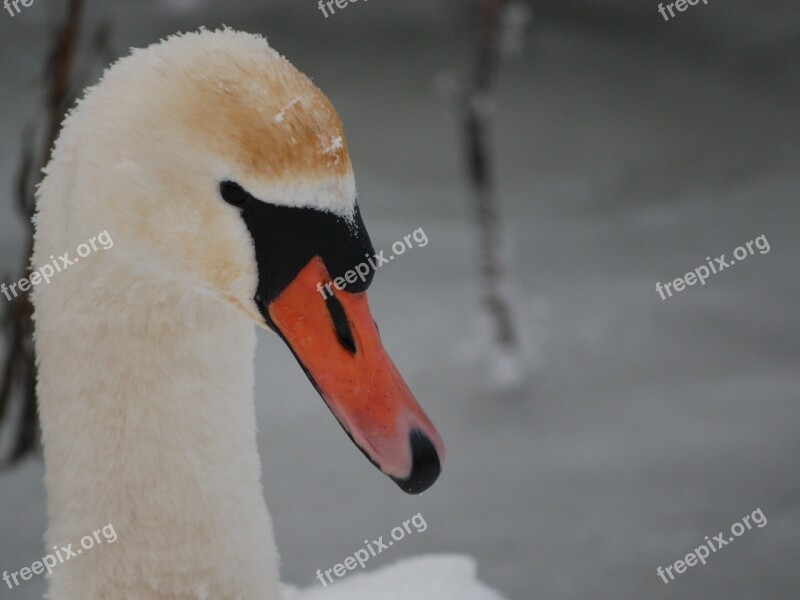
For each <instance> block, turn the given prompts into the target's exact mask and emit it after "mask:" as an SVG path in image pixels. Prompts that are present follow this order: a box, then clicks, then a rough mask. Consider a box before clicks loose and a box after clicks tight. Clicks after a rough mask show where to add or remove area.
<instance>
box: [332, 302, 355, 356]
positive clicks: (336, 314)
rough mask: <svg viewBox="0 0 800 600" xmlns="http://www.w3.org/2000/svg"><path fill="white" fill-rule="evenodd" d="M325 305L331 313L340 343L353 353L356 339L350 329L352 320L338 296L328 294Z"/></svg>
mask: <svg viewBox="0 0 800 600" xmlns="http://www.w3.org/2000/svg"><path fill="white" fill-rule="evenodd" d="M325 306H327V307H328V312H329V313H330V314H331V320H332V321H333V327H334V328H335V329H336V335H337V336H338V337H339V343H341V344H342V346H344V347H345V348H346V349H347V350H348V351H349V352H350V353H351V354H355V353H356V341H355V339H354V338H353V330H352V329H350V321H349V320H348V319H347V313H346V312H345V310H344V307H343V306H342V303H341V302H339V300H338V299H337V298H336V296H327V297H326V298H325Z"/></svg>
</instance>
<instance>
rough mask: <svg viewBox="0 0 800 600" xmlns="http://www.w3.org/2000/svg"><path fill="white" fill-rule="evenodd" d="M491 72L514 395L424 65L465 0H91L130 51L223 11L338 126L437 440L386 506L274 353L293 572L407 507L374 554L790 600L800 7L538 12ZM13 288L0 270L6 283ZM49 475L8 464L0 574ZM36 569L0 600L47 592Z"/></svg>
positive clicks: (12, 156) (31, 92)
mask: <svg viewBox="0 0 800 600" xmlns="http://www.w3.org/2000/svg"><path fill="white" fill-rule="evenodd" d="M531 6H533V8H534V10H535V15H536V18H535V20H534V22H533V24H532V27H531V35H530V39H529V43H528V44H527V46H526V49H525V51H524V53H523V55H521V56H519V57H517V58H515V59H513V60H511V61H510V62H508V63H507V64H506V65H505V66H504V68H503V71H502V76H501V81H500V89H499V95H498V111H499V112H498V122H497V132H496V136H495V143H496V148H497V158H498V160H499V168H500V174H501V193H502V199H503V203H504V211H505V218H506V223H507V224H508V234H509V236H508V237H509V246H510V250H511V255H512V256H511V273H512V283H513V286H514V290H515V294H516V300H517V314H518V317H519V320H520V323H521V325H522V328H523V331H524V333H525V335H526V339H527V340H528V343H529V353H530V356H531V367H530V374H529V384H528V385H527V386H526V387H525V388H524V389H523V390H522V391H518V392H513V393H510V392H506V393H498V392H497V391H493V389H492V387H491V386H490V385H489V384H488V383H487V382H486V381H485V377H484V374H485V372H486V371H485V365H484V361H483V350H482V347H483V341H482V340H483V339H484V338H483V337H482V336H483V335H484V330H483V329H482V327H481V325H480V323H481V318H480V315H481V313H480V309H479V305H478V302H477V290H476V283H475V277H474V273H473V269H472V264H473V260H472V258H473V255H474V252H473V242H472V230H471V225H470V223H471V221H470V219H471V213H470V211H469V207H470V199H469V195H468V193H467V190H466V188H465V186H464V184H463V178H462V164H461V161H460V157H461V148H460V145H459V135H460V131H459V128H458V126H459V124H458V121H457V119H456V117H455V115H454V114H453V112H452V110H451V109H450V107H449V106H448V103H447V101H446V100H444V99H443V98H442V97H441V96H440V95H439V94H437V91H436V90H437V85H436V81H437V80H438V81H441V80H442V77H443V75H442V74H445V77H446V74H447V73H448V72H452V71H453V70H454V69H457V68H458V67H459V65H461V64H463V62H464V59H465V57H466V52H467V49H468V47H467V36H466V31H467V30H466V24H467V21H466V17H467V9H466V3H463V2H459V1H455V0H454V1H450V2H444V1H439V2H435V1H431V0H425V1H423V0H418V1H416V2H410V1H408V0H404V1H403V2H400V1H395V2H388V1H386V0H383V1H381V0H372V1H371V2H361V1H359V2H357V3H355V4H353V5H351V6H349V7H348V8H347V9H345V10H343V11H340V12H339V13H338V14H336V15H335V16H334V17H331V18H329V19H327V20H326V19H324V18H323V16H322V15H321V13H320V12H319V11H318V10H317V8H316V4H315V3H314V2H313V1H311V0H286V1H282V2H249V1H248V2H245V1H243V0H237V1H234V2H224V3H223V2H204V1H192V0H173V1H172V2H164V3H162V2H141V1H137V2H133V1H113V2H111V1H106V2H100V1H99V0H95V1H93V2H89V6H88V15H89V18H90V21H93V22H96V21H99V20H100V19H102V18H105V17H110V18H111V19H112V21H113V23H114V27H115V29H114V38H113V43H114V46H115V49H116V50H117V52H119V53H122V52H123V51H124V49H126V48H127V47H129V46H143V45H147V44H149V43H151V42H153V41H155V40H157V39H159V38H160V37H162V36H165V35H167V34H170V33H172V32H174V31H177V30H189V29H194V28H196V27H198V26H200V25H205V26H207V27H209V28H212V27H216V26H218V25H220V24H222V23H225V24H228V25H230V26H232V27H236V28H242V29H248V30H251V31H257V32H260V33H263V34H266V35H267V36H268V38H269V39H270V42H271V43H272V45H273V46H274V47H276V48H277V49H278V50H279V51H280V52H282V53H283V54H285V55H286V56H287V57H288V58H289V59H290V60H292V61H293V62H294V63H295V64H296V65H297V66H298V67H299V68H300V69H301V70H303V71H304V72H306V73H307V74H309V75H310V76H312V77H313V79H314V80H315V82H316V83H317V84H318V85H319V86H320V87H321V88H322V89H323V90H324V91H325V92H326V93H327V94H328V95H329V96H330V97H331V99H332V100H333V102H334V104H335V105H336V107H337V108H338V110H339V112H340V113H341V116H342V118H343V120H344V122H345V126H346V130H347V133H348V138H349V144H350V148H351V153H352V157H353V162H354V165H355V168H356V175H357V178H358V182H359V190H360V198H361V205H362V211H363V213H364V215H365V219H366V222H367V225H368V227H370V231H371V234H372V237H373V241H374V242H375V246H376V248H378V249H383V248H386V249H388V248H389V246H390V245H391V243H392V242H393V241H395V240H397V239H400V238H401V237H402V236H403V235H405V234H407V233H409V232H411V231H412V230H414V229H416V228H418V227H423V228H424V230H425V232H426V233H427V235H428V237H429V239H430V243H429V245H428V246H427V247H425V248H422V249H415V250H413V251H410V252H408V253H407V254H406V255H405V257H404V259H403V260H398V261H394V262H393V263H392V265H391V267H387V268H385V269H383V270H382V271H381V272H379V274H378V277H377V278H376V282H375V284H374V286H373V288H372V291H371V296H372V301H371V304H372V306H373V309H374V312H375V314H376V319H377V320H378V322H379V323H380V324H381V332H382V335H383V338H384V340H385V342H386V344H387V347H388V349H389V350H390V352H391V353H392V354H393V357H394V359H395V361H396V362H397V363H398V366H399V367H400V370H401V371H402V372H403V373H404V374H405V376H406V377H407V379H408V381H409V384H410V385H411V387H412V389H413V390H414V391H415V392H416V394H417V396H418V397H419V398H420V400H421V402H422V404H423V405H424V406H425V407H426V408H427V409H428V411H429V413H430V414H431V416H432V417H433V419H434V421H435V422H436V423H437V424H438V426H439V427H440V429H441V431H442V433H443V435H444V437H445V440H446V443H447V445H448V453H449V455H448V464H447V465H446V470H445V474H444V476H443V478H442V480H441V481H440V482H439V483H438V484H437V485H436V486H435V487H434V488H433V489H432V490H431V491H429V492H428V493H426V494H425V495H423V496H422V497H418V498H413V497H407V496H405V495H403V494H402V493H400V492H399V491H398V490H397V489H396V488H395V487H394V486H393V484H391V482H389V481H388V480H386V479H385V478H383V477H381V476H380V475H379V474H378V473H377V472H375V470H374V469H373V467H372V466H371V465H369V464H368V463H367V461H365V460H364V459H363V458H362V456H361V455H360V454H359V453H358V452H357V451H355V449H354V448H353V447H352V444H351V443H350V441H349V440H348V439H347V438H346V436H344V435H342V434H341V431H340V428H339V426H338V425H337V424H336V422H335V421H334V420H333V419H332V418H331V417H330V415H329V414H328V411H327V409H325V407H324V406H323V405H322V402H321V401H320V400H319V398H318V397H317V396H316V393H315V392H314V390H313V389H312V387H311V385H309V383H308V381H307V380H306V378H305V376H304V375H303V373H302V372H301V370H300V369H299V368H297V366H296V365H295V363H294V359H293V358H292V357H291V356H290V355H289V353H288V352H287V351H286V350H285V348H284V347H283V346H282V344H281V343H279V341H278V340H277V339H274V338H273V337H271V336H269V335H267V334H263V335H261V337H260V347H259V353H258V358H257V361H258V367H257V372H258V374H259V381H258V385H257V390H256V393H257V398H258V418H259V429H260V438H259V440H260V442H259V443H260V450H261V454H262V458H263V461H264V469H265V482H266V497H267V501H268V504H269V507H270V511H271V513H272V515H273V519H274V521H275V527H276V533H277V538H278V547H279V549H280V551H281V554H282V558H283V566H282V574H283V578H284V579H285V580H286V581H289V582H291V583H294V584H298V585H301V586H313V585H316V581H315V579H314V574H315V572H316V569H318V568H323V569H325V568H329V567H330V566H331V565H333V564H334V563H336V562H339V561H340V560H342V559H343V558H344V557H345V556H347V555H349V554H351V553H353V552H354V551H355V550H357V549H358V548H360V547H361V546H362V544H363V542H362V540H364V539H365V538H367V537H369V538H370V539H372V538H374V537H377V536H378V535H385V534H387V533H388V532H389V530H390V529H391V528H392V527H394V526H395V525H398V524H400V523H401V522H402V521H403V520H405V519H408V518H410V517H411V515H413V514H415V513H416V512H422V514H423V516H424V517H425V519H426V521H427V523H428V525H429V529H428V531H426V532H424V533H420V534H414V535H412V536H409V537H408V538H407V539H406V540H404V541H403V542H402V544H396V545H395V546H394V547H393V548H392V549H391V552H390V553H384V554H383V555H382V556H380V557H379V559H375V560H374V561H373V562H372V563H370V567H371V568H375V567H377V566H380V565H381V564H387V563H389V562H391V561H394V560H396V559H398V558H400V557H402V556H406V555H412V554H422V553H428V552H461V553H468V554H471V555H474V556H475V557H477V559H478V562H479V572H480V575H481V577H482V579H484V580H485V581H486V582H487V583H489V584H490V585H492V586H493V587H495V588H497V589H499V590H501V591H502V592H504V593H505V594H506V595H507V596H508V597H509V598H511V599H518V600H523V599H535V600H540V599H544V600H560V599H573V600H574V599H587V600H588V599H592V600H594V599H596V598H619V599H631V600H641V599H642V598H648V599H667V598H669V599H672V598H676V599H678V598H679V599H685V598H699V597H703V598H728V599H736V600H739V599H741V600H752V599H753V598H759V599H760V600H769V599H776V600H785V599H787V598H796V597H797V596H798V595H800V570H799V569H798V567H797V557H798V556H800V537H798V534H799V533H800V483H799V482H798V471H799V469H798V466H800V464H798V463H799V461H798V451H800V440H799V439H798V419H800V404H798V389H800V386H799V385H798V384H800V375H799V374H798V368H797V367H798V364H799V361H798V359H800V348H798V341H797V340H798V334H800V316H798V298H799V297H800V278H799V277H798V260H797V259H798V250H800V241H799V240H798V235H797V233H796V228H797V226H798V223H800V210H799V209H798V189H800V169H798V167H800V111H799V110H798V101H797V99H798V88H799V87H800V76H799V75H798V73H800V70H798V66H799V65H798V62H799V58H800V42H799V40H800V36H798V26H799V25H800V7H799V6H798V3H789V2H763V1H762V2H755V1H753V2H745V1H741V0H740V1H736V2H733V1H730V0H728V1H726V2H721V1H719V0H710V1H709V4H708V5H707V6H705V5H703V4H700V5H698V6H695V7H691V8H689V10H687V12H685V13H682V14H679V15H678V17H677V18H675V19H674V20H672V21H670V22H664V21H663V19H662V18H661V16H660V15H659V14H658V12H657V11H656V7H657V3H655V2H641V1H636V2H633V1H632V0H626V1H624V2H620V1H617V2H590V1H589V0H585V1H582V0H575V1H572V2H564V1H563V0H541V1H540V2H535V3H532V4H531ZM46 12H47V6H46V2H45V0H36V1H35V3H34V5H33V6H32V7H30V8H28V9H26V10H25V12H24V13H23V14H22V15H19V16H17V17H14V18H13V19H12V18H11V17H10V16H9V15H8V14H7V13H1V14H0V39H2V56H0V76H1V77H2V86H0V88H1V89H0V131H2V137H0V273H4V274H5V273H8V272H10V270H11V269H16V267H17V265H18V263H19V260H20V257H21V251H22V233H23V226H22V224H21V223H20V222H19V220H18V219H17V217H16V215H15V214H14V213H13V212H12V210H11V208H10V205H11V189H12V176H13V173H14V171H15V169H16V165H17V160H18V154H19V141H20V137H21V135H22V127H23V124H24V123H25V122H26V121H27V120H28V119H29V118H30V117H31V116H32V115H33V109H34V107H35V105H36V103H37V102H38V101H39V99H40V92H41V89H40V85H39V82H38V80H36V78H35V75H36V74H37V73H38V72H39V70H40V65H41V62H42V55H43V50H44V47H45V43H46V42H47V41H48V36H49V33H48V30H47V28H46V27H45V22H46V20H45V16H46ZM762 234H764V235H766V236H767V238H768V240H769V242H770V246H771V251H770V252H769V253H768V254H765V255H760V254H757V255H756V256H754V257H751V258H749V259H748V260H746V261H743V262H741V263H740V264H737V265H735V266H734V267H733V268H731V269H729V270H726V271H724V272H722V273H720V274H719V275H717V276H715V277H713V278H711V279H710V280H709V281H708V283H707V285H706V286H705V287H702V288H701V287H698V286H695V287H692V288H689V289H687V290H686V291H684V292H682V293H680V294H678V295H677V296H675V297H673V298H671V299H669V300H667V301H662V300H661V299H660V298H659V296H658V295H657V294H656V292H655V289H654V286H655V283H656V282H657V281H661V282H665V281H670V280H672V279H674V278H675V277H678V276H681V275H683V274H684V273H686V272H687V271H689V270H691V269H693V268H695V267H696V266H698V265H700V264H703V263H704V262H705V261H704V258H705V257H706V256H719V255H720V254H722V253H726V254H728V255H730V254H731V252H732V251H733V249H734V248H735V247H737V246H739V245H742V244H744V243H745V242H747V241H749V240H752V239H754V238H755V237H757V236H759V235H762ZM7 279H8V280H9V281H10V276H9V278H7ZM41 478H42V466H41V465H40V464H39V462H38V461H35V460H31V461H28V462H26V463H25V464H24V465H23V466H22V467H21V468H19V469H17V470H14V471H11V472H5V473H0V571H2V570H12V571H13V570H18V569H19V568H21V567H23V566H26V565H30V564H31V563H32V562H33V561H34V560H36V559H38V558H39V557H41V555H42V553H43V544H42V542H41V536H42V534H43V532H44V528H45V521H46V518H45V500H44V490H43V487H42V484H41ZM759 507H760V508H761V509H762V510H763V512H764V514H765V515H766V517H767V519H768V524H767V526H766V527H764V528H763V529H754V530H753V531H751V532H748V533H746V534H745V535H743V536H742V537H741V538H739V539H737V540H736V541H735V542H734V543H733V544H731V545H729V546H727V547H726V548H725V549H723V550H722V551H720V552H719V553H718V554H715V555H714V556H712V557H711V559H710V561H709V563H708V565H706V566H703V567H694V568H692V569H690V570H689V572H687V573H686V574H684V575H682V576H680V577H679V579H678V581H676V582H673V583H670V584H669V585H664V583H663V582H662V581H661V580H660V579H659V578H658V577H657V575H656V567H657V566H659V565H661V566H667V565H669V564H671V563H673V562H674V561H676V560H678V559H680V558H682V557H683V556H685V555H686V554H687V553H688V552H689V551H691V550H692V549H693V548H695V547H696V546H698V545H699V544H700V543H702V542H703V539H704V537H705V536H706V535H708V536H712V535H715V534H716V533H717V532H719V531H722V530H726V531H727V530H729V528H730V526H731V524H733V523H734V522H736V521H739V520H740V519H741V518H742V517H743V516H745V515H747V514H749V513H751V512H752V511H753V510H755V509H756V508H759ZM43 591H44V581H43V580H42V579H37V580H34V581H32V582H28V583H26V584H24V585H23V586H22V587H20V588H18V589H16V590H14V591H8V590H6V589H5V588H4V587H0V597H1V598H11V599H12V600H32V599H34V598H41V595H42V593H43Z"/></svg>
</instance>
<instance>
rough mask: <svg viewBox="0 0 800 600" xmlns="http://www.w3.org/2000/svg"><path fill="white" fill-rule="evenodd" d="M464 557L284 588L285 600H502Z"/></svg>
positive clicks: (443, 557)
mask: <svg viewBox="0 0 800 600" xmlns="http://www.w3.org/2000/svg"><path fill="white" fill-rule="evenodd" d="M476 571H477V567H476V565H475V561H474V560H473V559H471V558H468V557H465V556H447V555H441V556H420V557H416V558H412V559H408V560H405V561H401V562H398V563H397V564H394V565H391V566H389V567H385V568H383V569H381V570H379V571H377V572H375V573H355V574H352V575H347V576H346V577H345V578H343V579H341V580H338V581H336V582H335V583H333V584H328V585H327V587H323V586H322V584H321V583H319V584H317V587H316V588H308V589H306V590H303V591H298V590H295V589H291V588H289V589H287V590H286V591H285V593H286V600H375V599H380V600H406V599H408V598H414V599H415V600H428V599H430V600H502V599H501V596H499V595H498V594H497V593H495V592H493V591H492V590H490V589H489V588H487V587H486V586H484V585H482V584H481V583H480V582H478V580H477V578H476Z"/></svg>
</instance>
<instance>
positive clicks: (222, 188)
mask: <svg viewBox="0 0 800 600" xmlns="http://www.w3.org/2000/svg"><path fill="white" fill-rule="evenodd" d="M34 222H35V249H34V254H33V258H32V266H33V268H34V269H36V268H37V267H40V266H41V265H45V264H47V263H51V262H53V261H56V260H57V259H56V257H60V256H62V255H64V252H67V251H69V250H70V249H73V248H75V247H76V246H77V245H78V244H79V243H81V242H84V241H86V240H95V239H97V234H98V232H103V233H104V234H105V236H106V237H107V238H108V239H109V240H112V241H113V244H109V247H108V249H107V250H106V251H102V252H101V251H98V252H95V253H93V254H91V255H90V256H85V257H84V256H83V254H82V255H81V257H80V262H78V257H75V258H73V259H72V260H73V261H74V264H70V265H69V267H68V268H66V267H65V268H64V269H59V272H58V273H57V274H56V275H55V276H54V277H53V278H52V279H51V281H50V282H49V283H47V284H42V285H39V286H38V287H37V288H36V289H35V290H34V293H33V302H34V306H35V330H36V335H35V344H36V351H37V360H38V368H39V376H38V396H39V411H40V415H41V422H42V439H43V446H44V458H45V486H46V490H47V496H48V500H47V507H48V529H47V533H46V538H45V541H46V543H47V546H48V548H49V547H50V546H52V547H53V549H54V551H55V550H57V548H58V547H61V546H64V545H65V544H67V543H68V542H76V541H77V540H80V539H82V538H83V536H86V535H87V534H91V532H93V531H95V530H96V529H97V528H98V527H100V526H103V525H105V524H113V528H114V530H115V534H116V535H118V539H117V540H116V542H115V543H113V544H106V545H104V546H103V547H102V549H95V550H93V551H91V552H86V553H84V554H83V555H82V556H81V557H80V558H79V559H77V560H68V561H66V562H63V564H59V565H58V566H57V567H56V568H55V569H53V572H52V575H51V576H50V579H49V592H48V596H49V598H50V599H51V600H119V599H125V600H204V599H210V600H276V599H278V598H282V597H285V598H291V599H293V600H297V599H302V598H307V599H308V600H311V599H312V598H314V599H315V598H331V599H333V598H339V597H343V596H342V595H343V594H345V595H347V597H348V598H351V599H353V598H359V597H363V598H367V597H369V598H374V597H378V598H383V599H390V598H392V597H404V598H406V597H415V598H423V599H424V598H426V597H430V598H437V599H439V600H441V599H443V598H445V599H446V598H469V597H474V598H480V599H484V598H485V599H487V600H489V599H495V598H499V596H498V595H496V594H495V593H494V592H492V591H491V590H488V588H485V587H483V586H482V585H481V584H480V583H478V581H477V579H476V578H475V569H474V564H472V563H471V561H470V559H467V558H464V557H460V558H459V557H448V556H443V557H423V558H418V559H413V560H411V561H405V562H402V563H400V564H398V565H394V566H391V567H389V568H388V569H386V570H381V571H377V572H374V573H364V574H353V575H351V577H350V578H348V580H343V581H342V582H337V584H336V585H331V586H330V587H329V588H327V589H322V587H321V586H317V587H316V588H314V589H310V590H306V591H297V590H292V589H289V588H282V586H281V584H280V580H279V573H278V553H277V550H276V547H275V542H274V536H273V528H272V523H271V520H270V516H269V513H268V511H267V507H266V504H265V502H264V498H263V494H262V483H261V465H260V460H259V456H258V452H257V448H256V425H255V414H254V352H255V347H256V337H255V327H253V324H254V323H255V324H256V325H258V326H260V327H264V328H268V329H270V330H272V331H273V332H275V333H276V334H277V335H278V336H280V337H281V338H282V339H283V341H284V342H285V343H286V344H287V346H288V347H289V349H290V351H291V352H292V353H293V354H294V355H295V357H296V358H297V361H298V362H299V363H300V365H301V367H302V368H303V369H304V371H305V372H306V374H307V375H308V377H309V379H310V380H311V382H312V383H313V385H314V386H315V387H316V389H317V390H318V392H319V393H320V395H321V396H322V398H323V399H324V400H325V402H326V404H327V405H328V407H329V409H330V410H331V412H332V413H333V415H334V416H335V417H336V419H337V420H338V421H339V423H340V424H341V426H342V427H343V429H344V430H345V432H346V433H347V435H348V436H350V438H351V439H352V441H353V442H354V443H355V444H356V446H357V447H358V448H359V449H360V450H361V452H363V454H364V455H365V456H366V457H367V458H368V459H369V460H370V461H371V462H372V463H373V464H374V465H375V466H376V467H377V468H378V469H379V470H380V471H382V472H383V473H384V474H386V475H387V476H389V477H390V478H391V479H392V480H393V481H395V482H396V483H397V485H398V486H399V487H400V488H401V489H402V490H403V491H405V492H407V493H412V494H417V493H420V492H422V491H424V490H426V489H427V488H429V487H430V486H431V485H432V484H433V483H434V481H435V480H436V479H437V477H438V476H439V473H440V471H441V465H442V464H443V461H444V458H445V451H444V445H443V443H442V439H441V437H440V435H439V433H438V432H437V430H436V428H435V427H434V425H433V424H432V423H431V421H430V420H429V418H428V417H427V416H426V414H425V413H424V412H423V410H422V409H421V408H420V406H419V404H417V402H416V400H415V399H414V396H413V395H412V393H411V391H410V390H409V389H408V387H407V386H406V384H405V383H404V381H403V379H402V377H401V376H400V374H399V373H398V371H397V369H396V368H395V366H394V365H393V363H392V362H391V360H390V359H389V357H388V356H387V354H386V352H385V351H384V349H383V346H382V345H381V341H380V336H379V333H378V329H377V326H376V325H375V323H374V321H373V319H372V317H371V316H370V310H369V305H368V302H367V295H366V289H367V287H368V286H369V284H370V280H371V278H372V273H371V272H370V273H369V274H368V275H367V274H365V275H364V276H361V277H358V278H355V279H354V280H353V281H352V282H351V279H353V278H351V277H349V276H348V275H347V273H348V271H350V270H351V269H353V268H354V266H355V265H357V264H359V263H362V262H364V260H365V257H368V256H371V255H372V254H374V252H373V248H372V245H371V242H370V240H369V236H368V233H367V231H366V229H365V227H364V222H363V220H362V218H361V214H360V210H359V207H358V204H357V202H356V191H355V182H354V176H353V169H352V164H351V161H350V158H349V155H348V150H347V144H346V141H345V137H344V132H343V129H342V123H341V121H340V119H339V117H338V115H337V113H336V111H335V110H334V108H333V107H332V105H331V103H330V102H329V100H328V99H327V98H326V97H325V96H324V95H323V94H322V92H321V91H320V90H319V89H317V88H316V87H315V86H314V85H313V84H312V83H311V81H310V80H309V79H308V78H306V77H305V76H303V75H302V74H301V73H300V72H298V71H297V70H296V69H295V68H294V67H293V66H292V65H291V64H290V63H289V62H288V61H287V60H286V59H285V58H283V57H282V56H281V55H279V54H278V53H277V52H276V51H275V50H273V49H271V48H270V47H269V45H268V44H267V42H266V40H265V39H264V38H261V37H258V36H254V35H250V34H245V33H240V32H235V31H233V30H230V29H224V30H219V31H213V32H212V31H208V30H201V31H199V32H194V33H189V34H183V35H176V36H173V37H170V38H168V39H166V40H163V41H161V42H159V43H157V44H155V45H153V46H150V47H149V48H146V49H140V50H134V51H132V53H131V54H130V55H129V56H127V57H126V58H123V59H121V60H120V61H118V62H117V63H116V64H115V65H113V66H112V67H110V68H109V69H108V70H107V71H106V73H105V74H104V75H103V77H102V79H101V81H100V83H99V84H98V85H96V86H95V87H93V88H90V89H89V90H87V92H86V94H85V95H84V97H83V99H82V100H80V101H79V103H78V104H77V106H76V107H75V108H74V109H73V110H72V111H71V112H70V114H69V115H68V116H67V118H66V119H65V122H64V125H63V128H62V131H61V133H60V136H59V139H58V141H57V143H56V145H55V148H54V150H53V155H52V158H51V161H50V162H49V164H48V166H47V168H46V169H45V177H44V179H43V182H42V184H41V185H40V187H39V189H38V191H37V212H36V215H35V217H34ZM73 256H74V252H73ZM54 264H57V263H54ZM339 277H346V281H347V285H346V286H337V287H335V288H334V292H335V293H334V294H333V295H332V296H330V297H327V298H323V296H322V295H321V294H319V293H318V291H317V286H318V284H320V283H323V284H324V283H330V282H331V281H336V280H337V279H338V278H339ZM340 287H341V288H342V289H340ZM404 581H405V584H403V583H402V582H404ZM422 583H424V584H425V585H422ZM409 590H415V591H412V592H409V593H410V594H411V595H409V593H406V592H408V591H409ZM426 590H427V592H426ZM426 593H427V594H428V595H426Z"/></svg>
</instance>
